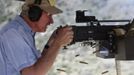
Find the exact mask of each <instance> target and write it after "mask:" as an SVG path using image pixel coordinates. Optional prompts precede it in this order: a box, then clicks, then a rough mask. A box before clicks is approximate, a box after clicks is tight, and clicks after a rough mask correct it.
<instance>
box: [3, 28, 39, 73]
mask: <svg viewBox="0 0 134 75" xmlns="http://www.w3.org/2000/svg"><path fill="white" fill-rule="evenodd" d="M2 37H3V38H2V41H3V46H4V49H5V53H6V56H7V59H8V61H9V63H11V64H12V66H13V67H14V68H15V69H16V70H17V71H21V70H22V69H23V68H26V67H29V66H31V65H33V64H34V63H35V62H36V61H37V57H36V55H35V53H34V52H33V50H32V48H31V47H30V46H29V45H28V44H27V43H26V41H25V40H24V39H23V38H22V35H20V34H19V33H18V32H16V31H14V30H12V31H7V32H6V33H5V34H3V36H2Z"/></svg>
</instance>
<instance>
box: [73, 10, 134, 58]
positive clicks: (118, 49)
mask: <svg viewBox="0 0 134 75" xmlns="http://www.w3.org/2000/svg"><path fill="white" fill-rule="evenodd" d="M85 12H86V11H81V10H78V11H76V22H77V23H87V26H76V25H72V28H73V31H74V38H73V41H72V43H71V44H74V43H76V42H84V44H88V45H91V46H93V45H94V44H97V45H98V52H97V54H96V55H97V56H99V57H102V58H116V59H117V60H133V59H134V50H133V49H134V46H133V44H134V34H133V33H134V32H133V30H134V29H133V27H132V26H133V25H134V21H132V22H131V20H97V19H96V18H95V16H85ZM101 22H127V24H124V25H101ZM92 40H94V41H96V42H95V43H94V42H92Z"/></svg>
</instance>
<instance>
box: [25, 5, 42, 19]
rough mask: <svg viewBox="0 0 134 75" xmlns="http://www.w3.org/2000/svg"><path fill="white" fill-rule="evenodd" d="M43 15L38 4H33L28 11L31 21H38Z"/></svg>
mask: <svg viewBox="0 0 134 75" xmlns="http://www.w3.org/2000/svg"><path fill="white" fill-rule="evenodd" d="M41 15H42V9H41V8H40V7H38V6H31V7H30V8H29V11H28V17H29V19H30V20H31V21H38V20H39V19H40V17H41Z"/></svg>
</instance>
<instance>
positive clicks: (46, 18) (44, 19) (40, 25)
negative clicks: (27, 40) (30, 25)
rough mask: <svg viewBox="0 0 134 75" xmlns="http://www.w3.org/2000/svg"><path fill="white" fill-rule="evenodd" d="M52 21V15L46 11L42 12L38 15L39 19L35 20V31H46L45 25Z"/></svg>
mask: <svg viewBox="0 0 134 75" xmlns="http://www.w3.org/2000/svg"><path fill="white" fill-rule="evenodd" d="M52 23H53V18H52V15H51V14H49V13H47V12H43V13H42V16H41V17H40V19H39V21H38V22H37V24H36V26H35V29H36V32H44V31H46V29H47V26H48V25H50V24H52Z"/></svg>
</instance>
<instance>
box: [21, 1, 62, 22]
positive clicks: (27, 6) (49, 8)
mask: <svg viewBox="0 0 134 75" xmlns="http://www.w3.org/2000/svg"><path fill="white" fill-rule="evenodd" d="M42 11H45V12H47V13H49V14H52V15H53V14H58V13H61V12H62V11H61V10H60V9H58V8H57V7H55V0H25V3H24V5H23V6H22V13H24V14H26V15H28V16H29V18H30V19H31V20H32V21H37V20H39V18H40V16H41V14H42Z"/></svg>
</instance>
